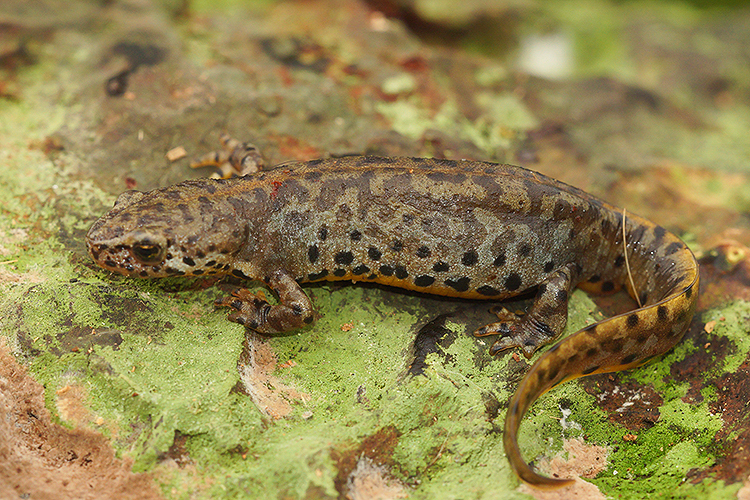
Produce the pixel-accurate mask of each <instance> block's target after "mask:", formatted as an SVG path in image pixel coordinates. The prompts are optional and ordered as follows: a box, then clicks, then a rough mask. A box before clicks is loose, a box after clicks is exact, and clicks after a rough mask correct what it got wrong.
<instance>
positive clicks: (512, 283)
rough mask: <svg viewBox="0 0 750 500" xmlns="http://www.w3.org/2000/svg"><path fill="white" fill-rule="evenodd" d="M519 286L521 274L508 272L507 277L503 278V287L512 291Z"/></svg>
mask: <svg viewBox="0 0 750 500" xmlns="http://www.w3.org/2000/svg"><path fill="white" fill-rule="evenodd" d="M519 288H521V276H519V275H518V273H510V274H509V275H508V277H507V278H505V289H506V290H510V291H511V292H513V291H515V290H518V289H519Z"/></svg>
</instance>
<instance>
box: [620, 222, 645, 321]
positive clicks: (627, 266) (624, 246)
mask: <svg viewBox="0 0 750 500" xmlns="http://www.w3.org/2000/svg"><path fill="white" fill-rule="evenodd" d="M626 212H627V211H626V210H625V209H624V208H623V209H622V251H623V253H624V254H625V269H627V270H628V279H629V280H630V288H631V289H632V290H633V295H634V296H635V301H636V302H637V303H638V307H639V308H641V307H643V304H641V297H640V295H638V290H636V288H635V281H633V274H632V273H631V272H630V261H629V260H628V240H627V238H626V236H625V218H626V217H627V213H626Z"/></svg>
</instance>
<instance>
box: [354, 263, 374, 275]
mask: <svg viewBox="0 0 750 500" xmlns="http://www.w3.org/2000/svg"><path fill="white" fill-rule="evenodd" d="M369 272H370V268H369V267H367V266H366V265H364V264H360V265H358V266H357V267H355V268H354V269H352V274H356V275H357V276H359V275H362V274H367V273H369Z"/></svg>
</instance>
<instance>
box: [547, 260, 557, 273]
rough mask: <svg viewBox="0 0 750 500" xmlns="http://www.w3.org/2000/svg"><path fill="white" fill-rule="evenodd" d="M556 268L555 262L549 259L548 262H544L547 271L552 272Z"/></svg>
mask: <svg viewBox="0 0 750 500" xmlns="http://www.w3.org/2000/svg"><path fill="white" fill-rule="evenodd" d="M554 269H555V262H554V261H552V260H551V261H549V262H547V263H546V264H544V272H545V273H551V272H552V271H553V270H554Z"/></svg>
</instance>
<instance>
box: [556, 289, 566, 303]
mask: <svg viewBox="0 0 750 500" xmlns="http://www.w3.org/2000/svg"><path fill="white" fill-rule="evenodd" d="M555 299H556V300H557V302H559V303H564V302H567V300H568V291H567V290H558V291H557V293H556V294H555Z"/></svg>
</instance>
